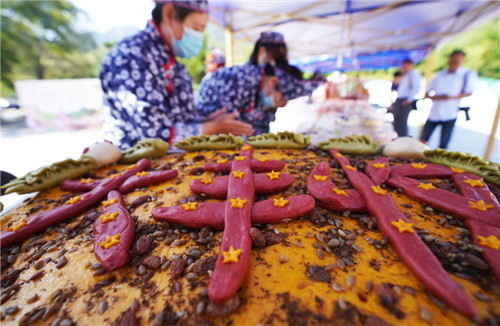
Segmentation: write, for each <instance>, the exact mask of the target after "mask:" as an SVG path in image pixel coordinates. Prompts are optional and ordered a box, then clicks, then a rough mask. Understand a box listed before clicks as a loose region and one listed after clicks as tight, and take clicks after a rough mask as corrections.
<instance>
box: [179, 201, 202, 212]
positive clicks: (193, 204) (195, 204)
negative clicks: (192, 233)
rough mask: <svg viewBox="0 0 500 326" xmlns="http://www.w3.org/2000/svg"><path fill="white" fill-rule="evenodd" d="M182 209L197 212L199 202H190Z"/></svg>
mask: <svg viewBox="0 0 500 326" xmlns="http://www.w3.org/2000/svg"><path fill="white" fill-rule="evenodd" d="M181 207H182V208H184V210H185V211H195V210H197V209H198V202H197V201H195V202H190V201H188V202H187V203H186V204H184V205H181Z"/></svg>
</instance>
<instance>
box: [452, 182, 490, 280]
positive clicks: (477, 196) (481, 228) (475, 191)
mask: <svg viewBox="0 0 500 326" xmlns="http://www.w3.org/2000/svg"><path fill="white" fill-rule="evenodd" d="M451 178H452V180H453V182H454V183H455V185H456V187H457V188H458V190H459V191H460V193H461V194H462V196H465V197H467V198H471V199H474V200H476V201H477V200H483V201H484V202H485V203H486V204H490V205H498V201H497V198H496V197H495V195H493V194H492V193H491V192H490V190H489V189H488V185H487V184H486V183H485V182H484V181H483V179H482V178H480V177H478V176H476V175H473V174H469V173H463V174H454V175H453V176H452V177H451ZM468 179H473V180H479V181H481V182H482V183H483V186H472V185H470V184H468V183H466V182H464V181H466V180H468ZM465 225H466V226H467V228H468V229H469V231H471V233H472V241H473V243H474V244H475V245H477V246H480V247H481V248H482V249H483V253H482V255H483V257H484V259H486V261H487V262H488V263H489V264H490V267H491V269H492V270H493V274H494V275H495V277H496V278H497V279H498V280H500V250H496V249H493V248H491V247H488V246H483V245H480V244H479V238H478V236H482V237H485V238H487V237H489V236H490V235H494V236H496V237H497V239H500V228H498V227H496V226H493V225H490V224H487V223H483V222H481V221H477V220H471V219H467V220H465Z"/></svg>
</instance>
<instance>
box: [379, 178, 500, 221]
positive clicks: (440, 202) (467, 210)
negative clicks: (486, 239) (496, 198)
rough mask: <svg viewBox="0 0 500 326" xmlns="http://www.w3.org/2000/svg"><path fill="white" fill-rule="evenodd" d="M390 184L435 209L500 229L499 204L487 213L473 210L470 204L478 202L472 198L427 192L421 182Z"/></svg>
mask: <svg viewBox="0 0 500 326" xmlns="http://www.w3.org/2000/svg"><path fill="white" fill-rule="evenodd" d="M388 184H389V185H390V186H392V187H395V188H401V189H403V190H404V192H405V194H406V195H407V196H408V197H410V198H412V199H414V200H417V201H420V202H424V203H427V204H428V205H429V206H431V207H433V208H434V209H437V210H440V211H442V212H445V213H448V214H452V215H453V216H455V217H457V218H461V219H473V220H480V221H482V222H484V223H489V224H491V225H495V226H496V227H500V218H499V216H500V206H499V205H498V204H493V205H492V206H493V207H491V208H488V209H487V210H486V211H482V210H479V209H476V208H471V207H470V206H469V205H470V204H469V202H477V201H476V200H474V199H472V198H467V197H464V196H460V195H457V194H454V193H452V192H450V191H447V190H443V189H439V188H435V189H431V190H425V189H423V188H419V187H418V185H419V184H420V181H418V180H415V179H410V178H407V177H396V178H392V177H391V178H390V179H389V181H388Z"/></svg>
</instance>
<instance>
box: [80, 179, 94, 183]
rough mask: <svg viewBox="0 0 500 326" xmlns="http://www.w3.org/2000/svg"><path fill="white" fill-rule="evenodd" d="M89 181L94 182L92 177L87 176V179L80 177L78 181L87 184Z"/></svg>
mask: <svg viewBox="0 0 500 326" xmlns="http://www.w3.org/2000/svg"><path fill="white" fill-rule="evenodd" d="M91 182H94V179H91V178H87V179H84V178H81V179H80V183H81V184H82V185H83V184H87V183H91Z"/></svg>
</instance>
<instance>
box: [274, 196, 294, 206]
mask: <svg viewBox="0 0 500 326" xmlns="http://www.w3.org/2000/svg"><path fill="white" fill-rule="evenodd" d="M273 200H274V206H276V207H285V206H286V204H288V203H289V202H290V201H289V200H286V199H284V198H283V197H281V198H280V199H276V198H273Z"/></svg>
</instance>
